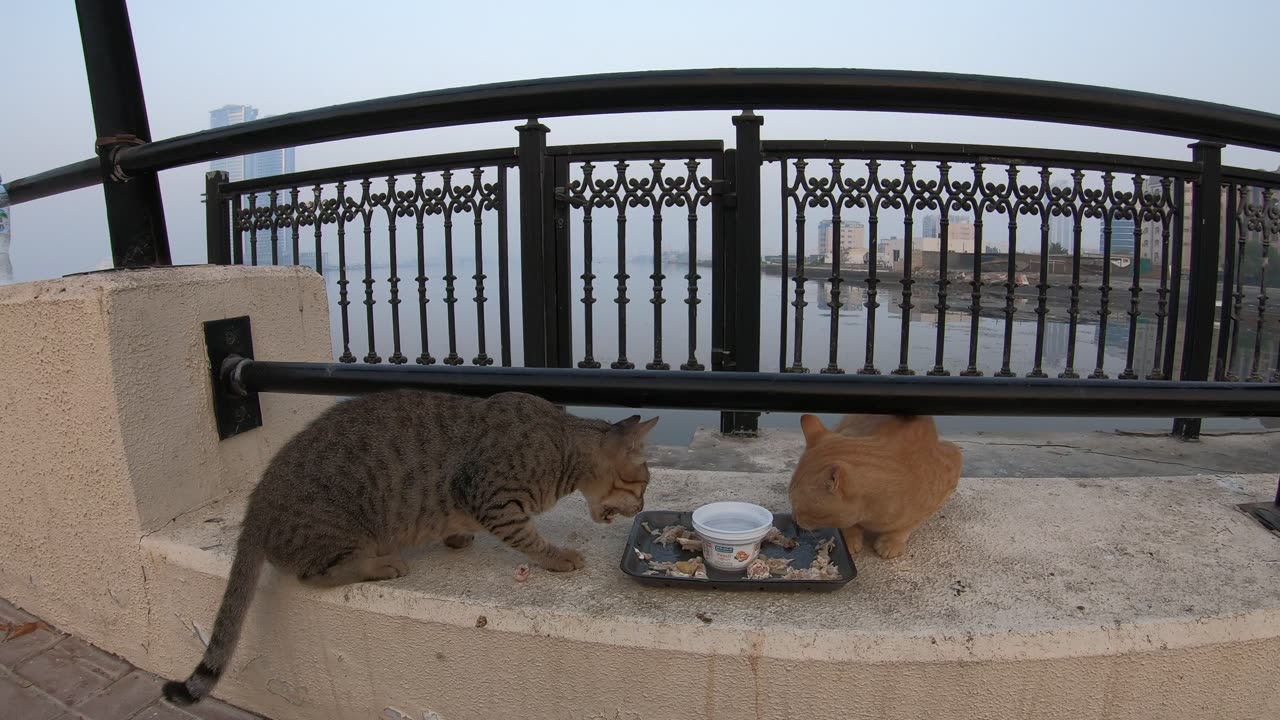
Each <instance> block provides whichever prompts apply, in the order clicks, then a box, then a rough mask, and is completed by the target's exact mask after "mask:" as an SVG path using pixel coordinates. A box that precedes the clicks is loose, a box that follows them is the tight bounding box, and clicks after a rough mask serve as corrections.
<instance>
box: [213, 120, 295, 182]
mask: <svg viewBox="0 0 1280 720" xmlns="http://www.w3.org/2000/svg"><path fill="white" fill-rule="evenodd" d="M257 119H258V109H257V108H255V107H253V106H252V105H223V106H222V107H220V108H218V109H217V110H210V111H209V127H210V128H220V127H227V126H228V125H237V124H239V123H243V122H252V121H254V120H257ZM293 156H294V154H293V148H281V149H280V150H267V151H265V152H260V153H254V154H253V155H244V156H241V157H230V158H218V159H217V160H214V161H213V162H211V163H209V169H210V170H222V171H223V172H225V173H227V175H229V176H230V178H231V181H232V182H235V181H237V180H252V179H253V178H263V177H271V176H272V175H281V174H284V173H291V172H293V170H294V167H293Z"/></svg>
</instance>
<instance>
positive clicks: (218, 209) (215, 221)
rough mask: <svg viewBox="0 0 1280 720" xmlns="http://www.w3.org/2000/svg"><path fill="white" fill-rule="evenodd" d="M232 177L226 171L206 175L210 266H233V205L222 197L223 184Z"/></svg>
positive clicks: (206, 225)
mask: <svg viewBox="0 0 1280 720" xmlns="http://www.w3.org/2000/svg"><path fill="white" fill-rule="evenodd" d="M230 177H231V176H230V175H228V174H227V173H226V171H225V170H212V171H210V172H207V173H205V174H204V228H205V242H206V244H207V245H208V252H209V264H210V265H230V264H231V218H230V217H229V216H228V215H229V213H230V211H231V205H230V203H228V202H227V201H226V199H224V198H223V197H222V184H223V183H225V182H228V181H229V180H230Z"/></svg>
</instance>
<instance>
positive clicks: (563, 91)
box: [14, 68, 1280, 202]
mask: <svg viewBox="0 0 1280 720" xmlns="http://www.w3.org/2000/svg"><path fill="white" fill-rule="evenodd" d="M745 107H752V108H756V109H758V110H768V109H791V110H864V111H880V112H910V113H936V114H941V115H971V116H980V117H995V118H1005V119H1015V120H1032V121H1041V122H1058V123H1068V124H1077V125H1088V126H1096V127H1106V128H1114V129H1119V130H1133V131H1137V132H1148V133H1156V134H1165V135H1173V136H1178V137H1187V138H1195V139H1199V140H1209V141H1215V142H1222V143H1228V144H1233V145H1240V146H1245V147H1254V148H1260V149H1264V150H1280V115H1274V114H1271V113H1264V112H1258V111H1256V110H1247V109H1244V108H1237V107H1232V106H1229V105H1221V104H1218V103H1208V102H1202V101H1197V100H1186V99H1182V98H1175V97H1170V96H1167V95H1157V94H1152V93H1140V92H1132V91H1127V90H1118V89H1114V88H1102V87H1094V86H1089V85H1077V84H1072V83H1058V82H1046V81H1043V80H1027V79H1020V78H1002V77H992V76H986V75H960V74H955V73H933V72H916V71H901V70H867V69H781V68H748V69H741V68H738V69H734V68H728V69H705V70H663V71H651V72H634V73H615V74H601V75H580V76H575V77H563V78H546V79H541V80H524V81H516V82H506V83H496V84H490V85H476V86H472V87H464V88H453V89H447V90H433V91H429V92H421V93H413V94H409V95H399V96H394V97H387V98H380V99H376V100H365V101H361V102H354V103H346V104H343V105H335V106H331V107H325V108H317V109H314V110H304V111H301V112H296V113H288V114H285V115H277V116H275V117H270V118H264V119H261V120H256V121H254V122H251V123H242V124H239V125H231V126H228V127H223V128H215V129H211V130H203V131H201V132H196V133H191V134H189V135H181V136H178V137H174V138H169V139H167V140H161V141H158V142H153V143H149V144H147V145H143V146H140V147H134V148H126V149H123V150H121V151H120V153H119V157H118V161H119V163H120V165H121V167H122V168H123V169H124V170H125V171H128V172H131V173H138V172H142V171H158V170H165V169H169V168H174V167H181V166H183V165H192V164H195V163H200V162H206V161H208V160H213V159H215V158H219V157H226V156H234V155H247V154H250V153H254V152H259V151H262V150H271V149H275V148H279V147H285V146H297V145H307V144H311V143H318V142H328V141H332V140H342V139H347V138H354V137H363V136H367V135H377V134H382V133H390V132H400V131H404V130H415V129H422V128H430V127H441V126H447V125H462V124H468V123H481V122H498V121H505V120H521V119H524V118H528V117H560V116H570V115H597V114H608V113H630V112H652V111H671V110H739V109H741V108H745ZM74 167H75V166H66V167H65V168H59V169H58V170H55V171H51V172H52V173H55V176H54V177H53V178H50V180H49V181H50V182H52V181H61V180H60V178H61V176H62V175H63V174H64V171H68V170H70V169H71V168H74ZM26 180H29V179H27V178H24V181H26ZM36 190H37V191H40V192H42V191H43V189H42V188H36ZM14 202H16V201H14Z"/></svg>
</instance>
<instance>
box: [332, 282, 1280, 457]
mask: <svg viewBox="0 0 1280 720" xmlns="http://www.w3.org/2000/svg"><path fill="white" fill-rule="evenodd" d="M469 262H470V261H468V260H465V259H462V260H455V263H456V264H455V269H454V274H455V275H456V276H457V277H458V279H457V280H455V287H454V289H453V302H452V303H450V302H447V299H448V294H447V292H446V290H447V288H446V281H445V279H444V276H445V272H444V267H443V264H442V263H430V264H428V266H427V267H426V278H427V279H426V281H424V283H423V285H424V287H425V291H426V295H425V297H426V303H425V309H426V312H425V318H423V313H422V312H421V308H422V307H423V305H421V304H420V298H419V293H418V283H417V282H416V277H417V274H418V273H417V267H416V266H404V267H401V268H400V269H399V270H398V271H397V272H396V273H395V274H396V276H397V277H399V278H401V279H400V280H399V288H398V290H399V292H398V296H399V301H400V303H399V305H398V310H399V315H400V328H399V338H398V339H399V346H398V349H399V350H400V352H401V353H402V354H403V355H404V356H406V357H407V358H408V362H410V363H412V362H414V361H415V359H416V358H418V357H419V356H420V355H424V354H429V355H431V356H432V357H433V358H435V361H436V362H437V363H438V362H440V359H441V358H444V357H446V356H448V355H449V354H451V353H456V355H457V356H460V357H461V358H463V359H464V361H465V362H466V364H468V365H470V364H471V363H472V359H473V358H475V357H476V356H477V355H479V354H480V350H481V347H480V342H479V337H478V334H477V318H478V317H479V316H480V315H481V314H483V316H484V318H485V323H484V346H485V347H484V350H485V352H486V353H487V354H488V355H489V356H490V357H493V358H500V357H501V345H502V343H501V340H502V339H501V336H500V324H499V307H498V301H497V299H498V297H499V293H498V286H497V285H498V268H497V265H496V263H494V264H490V263H489V262H486V263H485V267H484V268H483V270H484V275H485V276H486V277H485V279H484V282H485V291H484V293H483V296H482V297H483V300H481V301H477V293H476V292H475V280H474V275H473V273H475V270H474V268H473V267H469V266H468V263H469ZM579 262H580V261H579ZM626 270H627V274H628V275H629V276H630V279H629V281H628V286H627V298H626V300H627V301H626V302H623V303H619V302H617V300H618V291H617V281H616V279H614V276H615V275H616V273H617V266H616V264H615V261H613V260H609V259H604V260H600V261H597V262H596V263H594V264H593V268H592V272H593V273H594V275H595V280H596V282H595V283H594V284H593V295H594V297H595V302H594V303H592V304H591V305H590V306H589V308H588V307H587V306H585V305H584V304H583V303H582V302H581V300H582V296H583V294H582V285H581V284H580V283H581V282H582V281H581V279H580V276H581V274H583V273H582V268H581V267H577V268H575V269H574V274H573V276H572V277H573V278H574V280H575V282H576V283H579V284H577V285H576V290H577V296H576V297H575V302H574V304H573V348H574V357H575V360H577V361H581V360H583V359H584V358H585V357H586V356H587V354H588V353H587V337H586V327H587V326H586V322H585V319H586V314H587V313H588V312H590V315H591V337H590V355H591V357H592V358H594V359H595V360H597V361H599V362H600V363H601V364H602V365H603V366H604V367H606V368H607V367H609V365H610V364H611V363H612V362H614V361H617V360H619V359H622V358H625V359H626V360H628V361H630V362H633V363H635V366H636V367H644V366H645V365H646V364H647V363H651V362H656V361H659V360H661V361H663V362H666V363H669V364H670V366H671V367H673V368H677V367H679V366H680V364H681V363H684V362H689V361H691V360H692V361H696V362H699V363H701V364H703V365H705V366H707V367H709V366H710V364H711V362H710V352H709V351H710V348H711V279H710V271H709V269H707V268H700V269H699V275H700V277H697V278H695V283H696V285H695V287H696V289H697V300H698V301H699V302H697V303H695V304H694V305H693V308H692V309H693V312H694V321H693V329H694V332H693V333H692V343H691V342H690V340H691V338H690V333H689V327H690V321H689V314H690V304H689V303H688V302H687V299H688V298H687V296H688V280H687V279H686V273H687V272H688V267H687V266H674V265H672V266H666V267H664V269H663V272H664V273H665V278H664V279H663V291H662V297H661V298H660V300H661V302H654V300H655V293H654V290H653V284H654V281H653V279H652V277H651V276H652V275H653V274H654V270H653V265H652V264H651V262H646V261H637V262H632V263H628V265H627V269H626ZM364 274H365V269H364V267H363V266H355V267H351V268H349V269H348V279H349V280H350V281H351V284H350V285H349V286H348V287H347V290H348V293H349V296H348V298H347V299H348V302H349V303H350V305H349V306H348V308H347V309H348V311H349V312H348V327H349V332H348V340H347V341H346V342H344V339H343V333H342V327H343V324H342V323H341V322H340V318H341V307H340V306H339V301H340V292H339V290H340V288H339V286H338V274H337V273H336V272H328V273H326V274H325V280H326V283H327V285H328V289H329V302H330V320H331V321H330V327H331V328H332V333H333V347H334V357H338V356H339V355H341V354H342V353H343V352H344V349H345V348H346V347H349V348H350V351H351V353H352V354H353V355H354V356H355V357H357V358H363V357H364V356H365V355H366V354H368V353H369V351H370V344H369V332H368V331H369V325H368V321H367V317H368V313H367V306H366V305H365V304H364V302H365V300H366V298H367V296H366V286H365V284H364V283H363V282H362V280H363V278H364ZM372 275H373V278H374V283H373V285H372V300H373V305H372V308H373V313H372V315H373V344H372V349H373V351H374V352H375V353H376V354H377V355H378V356H379V357H381V358H383V359H384V360H383V361H384V362H385V361H386V360H385V359H386V358H389V357H391V356H392V355H393V353H394V352H395V350H396V349H397V344H396V340H397V338H396V335H395V333H394V328H393V326H392V323H391V311H390V304H389V301H390V299H391V297H390V287H389V278H390V277H391V275H392V273H391V272H390V269H389V268H386V267H382V268H378V267H376V266H375V267H374V268H373V272H372ZM606 279H607V280H608V282H601V280H606ZM954 287H955V286H953V290H952V294H951V296H950V298H949V301H948V302H949V304H950V305H951V307H950V309H948V310H947V311H946V312H945V313H942V314H941V315H942V317H943V318H944V319H945V322H944V323H943V328H942V329H943V332H942V349H943V351H942V365H943V367H944V368H945V369H946V370H947V371H949V372H950V373H951V374H952V375H956V374H959V373H960V371H962V370H964V369H966V368H967V367H968V365H969V361H970V352H971V347H970V346H971V342H972V341H974V340H976V342H975V343H974V346H975V348H976V367H977V369H978V370H979V371H980V372H982V374H983V375H992V374H994V373H996V372H997V371H999V370H1000V369H1001V368H1002V366H1003V365H1004V364H1005V357H1004V353H1005V343H1006V323H1007V320H1006V317H1005V312H1004V296H1003V290H1002V289H1001V290H1000V292H999V293H997V294H984V296H983V299H982V304H983V307H982V312H981V313H980V317H979V320H978V325H977V333H976V334H971V320H970V317H969V313H968V307H969V303H970V301H971V298H970V296H969V294H968V288H967V287H966V288H964V290H963V292H956V291H955V289H954ZM916 288H917V292H916V293H915V295H914V298H913V303H912V304H913V307H911V308H910V310H909V311H908V313H907V323H906V327H907V331H908V332H907V335H906V342H905V350H906V358H907V367H908V368H909V369H910V370H912V371H913V372H915V373H916V374H924V373H925V372H927V371H929V370H930V369H932V368H933V367H934V364H935V361H936V356H937V346H938V323H939V315H940V313H939V311H938V309H937V307H936V304H937V296H936V286H933V285H931V284H930V285H926V284H925V283H919V284H918V285H917V286H916ZM922 288H924V289H922ZM508 292H509V294H510V298H511V307H510V327H511V331H510V332H511V335H510V343H509V351H510V354H511V357H512V364H514V365H520V364H521V363H522V350H521V348H522V334H521V328H520V318H521V312H520V308H521V300H520V280H519V277H518V276H513V277H512V278H511V280H510V284H509V288H508ZM1152 295H1154V293H1152ZM867 298H868V295H867V292H866V287H865V285H863V284H860V283H847V284H845V285H844V286H843V287H842V288H841V291H840V297H839V301H840V307H839V311H838V313H837V314H836V316H835V319H836V322H835V323H834V327H833V324H832V310H831V306H830V305H831V289H830V286H829V284H827V283H822V282H817V281H811V282H807V283H805V291H804V300H805V303H806V304H805V305H804V306H803V307H802V308H801V313H800V328H799V330H800V333H799V337H800V342H799V346H800V355H799V364H800V365H801V366H802V367H804V368H805V369H806V370H808V371H810V372H817V371H818V370H821V369H823V368H826V367H828V366H829V365H833V364H834V365H835V366H837V367H839V368H840V369H841V370H843V371H845V372H856V371H857V370H859V369H861V368H863V367H864V365H865V363H866V361H867V357H866V356H867V352H866V349H867V346H868V340H869V338H868V336H867V328H868V326H869V323H868V316H869V310H868V308H867V306H866V304H867ZM1121 299H1122V298H1120V297H1118V296H1117V297H1115V298H1113V300H1115V301H1113V303H1112V306H1111V308H1110V310H1109V312H1108V313H1107V315H1106V320H1107V322H1106V325H1105V327H1104V326H1103V324H1102V323H1101V322H1100V321H1101V319H1102V317H1101V316H1100V315H1099V307H1098V305H1097V302H1096V300H1094V301H1092V304H1089V303H1084V304H1083V305H1082V307H1081V309H1080V315H1079V322H1078V324H1077V327H1076V330H1075V346H1074V368H1075V371H1076V372H1077V373H1078V374H1079V375H1080V376H1081V377H1087V376H1089V375H1090V374H1091V373H1093V372H1095V371H1097V370H1099V369H1100V370H1101V372H1103V373H1105V374H1106V375H1107V376H1108V377H1112V378H1115V377H1118V376H1120V374H1121V373H1122V372H1124V370H1125V369H1126V367H1127V366H1128V365H1129V352H1128V348H1129V334H1130V317H1129V315H1128V310H1129V304H1128V302H1127V293H1126V294H1125V296H1124V298H1123V300H1124V301H1123V302H1118V301H1119V300H1121ZM794 300H795V286H794V283H791V282H788V283H787V284H786V286H785V291H784V288H783V284H782V283H781V282H780V278H779V277H778V276H776V275H775V276H769V275H765V276H763V277H762V288H761V312H762V336H761V366H762V367H763V369H765V370H768V371H776V370H779V369H787V368H790V367H791V366H792V365H794V364H795V348H796V345H797V343H796V338H797V326H796V307H795V306H794V304H793V302H794ZM877 301H878V303H879V307H878V308H876V309H875V323H874V333H873V334H872V336H871V338H870V340H871V343H872V353H871V362H872V363H873V364H874V366H875V368H876V369H878V370H879V371H881V372H888V371H891V370H894V369H896V368H898V367H899V362H900V358H901V355H902V351H903V349H904V348H903V346H904V342H903V333H902V330H903V323H902V318H903V310H902V308H901V307H899V305H900V303H901V297H900V286H899V285H898V284H897V283H896V282H884V283H881V285H880V287H879V293H878V297H877ZM1037 307H1038V303H1037V302H1036V301H1035V300H1034V299H1027V298H1025V297H1018V298H1016V299H1015V300H1014V303H1013V308H1014V313H1013V315H1012V321H1011V328H1010V333H1009V338H1008V345H1009V359H1008V365H1009V368H1010V370H1011V371H1012V372H1014V373H1015V374H1017V375H1026V374H1027V373H1029V372H1031V370H1032V369H1033V367H1034V366H1035V359H1036V357H1035V356H1036V328H1037V313H1036V310H1037ZM1046 309H1047V311H1048V312H1047V314H1046V317H1045V331H1044V342H1043V348H1042V358H1041V366H1042V370H1043V372H1044V373H1045V374H1047V375H1048V376H1050V377H1056V376H1057V375H1058V374H1059V373H1062V372H1063V371H1064V370H1065V369H1066V368H1067V365H1068V357H1069V355H1071V337H1072V330H1071V324H1070V322H1069V318H1070V315H1069V309H1070V305H1069V303H1067V302H1062V301H1060V300H1057V299H1052V300H1050V302H1049V303H1048V305H1047V308H1046ZM620 310H621V313H622V319H624V320H625V323H624V322H620V318H619V311H620ZM451 315H452V318H451V317H450V316H451ZM784 316H785V319H784ZM659 318H660V323H661V327H662V338H661V348H660V350H659V348H658V347H656V343H655V337H654V328H655V327H658V319H659ZM451 320H452V325H453V326H454V328H455V332H454V333H449V332H448V329H449V326H450V324H451ZM784 323H785V333H784ZM423 328H425V329H426V335H425V342H424V338H423ZM1133 333H1134V343H1133V346H1134V349H1133V356H1132V370H1133V372H1134V373H1136V374H1137V376H1138V377H1147V376H1148V374H1149V373H1151V371H1152V368H1153V367H1155V364H1156V362H1157V360H1158V359H1159V360H1161V361H1163V348H1162V347H1161V344H1162V343H1163V333H1162V332H1161V329H1160V325H1159V323H1157V322H1156V317H1155V308H1154V304H1153V303H1152V304H1151V305H1150V306H1148V305H1147V304H1144V305H1143V306H1142V307H1141V309H1140V315H1139V316H1138V318H1137V319H1136V322H1135V323H1134V326H1133ZM833 337H834V339H835V343H834V345H835V352H834V358H833V356H832V352H831V347H832V342H831V341H832V339H833ZM1253 338H1254V335H1251V334H1250V332H1249V330H1248V329H1245V328H1242V332H1241V337H1240V345H1239V347H1240V348H1241V351H1240V353H1238V357H1237V365H1238V366H1242V367H1245V370H1246V374H1247V365H1248V363H1249V361H1251V360H1252V348H1253V347H1254V339H1253ZM1275 348H1276V339H1275V337H1268V338H1264V342H1263V352H1262V357H1261V363H1262V367H1264V368H1268V369H1269V368H1271V367H1273V366H1274V364H1275V352H1276V350H1275ZM624 350H625V352H624ZM1181 352H1182V349H1181V346H1179V347H1178V348H1176V349H1175V358H1179V357H1180V356H1181ZM590 412H592V413H594V414H596V415H599V416H612V415H617V416H618V417H623V416H625V415H626V414H629V413H628V412H625V411H621V410H620V411H617V412H615V413H610V412H609V411H605V410H600V409H592V410H591V411H590ZM662 415H663V423H661V424H660V425H659V430H658V432H659V434H658V436H657V437H656V438H655V439H656V440H658V441H660V442H684V441H686V440H687V438H688V435H689V433H690V432H692V429H693V427H695V426H696V425H698V424H703V425H716V424H717V420H716V417H717V415H716V414H715V413H714V412H679V413H677V412H671V411H664V412H663V413H662ZM777 421H778V422H780V423H781V424H783V425H786V426H794V423H795V421H794V419H793V418H790V417H787V416H782V417H781V418H779V419H777ZM1007 423H1008V427H1009V428H1011V429H1013V428H1016V429H1052V428H1053V427H1055V423H1054V422H1053V421H1048V422H1047V423H1046V422H1041V423H1040V426H1043V427H1038V426H1035V424H1034V423H1032V426H1028V422H1027V421H1026V420H1025V419H1017V420H1008V421H1007ZM765 424H766V425H770V424H775V423H774V422H773V421H771V420H766V421H765ZM1077 424H1078V423H1077ZM1115 426H1116V424H1115V423H1113V422H1111V421H1108V427H1115ZM1143 426H1144V427H1153V428H1154V427H1160V428H1163V427H1166V426H1167V422H1166V421H1163V420H1159V419H1156V420H1150V421H1145V424H1144V425H1143Z"/></svg>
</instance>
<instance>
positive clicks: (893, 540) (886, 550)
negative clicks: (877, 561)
mask: <svg viewBox="0 0 1280 720" xmlns="http://www.w3.org/2000/svg"><path fill="white" fill-rule="evenodd" d="M874 547H875V550H876V554H877V555H879V556H880V557H882V558H884V559H885V560H892V559H894V558H896V557H898V556H899V555H901V554H902V553H904V552H906V550H907V539H906V538H905V537H902V536H901V535H881V536H880V537H878V538H876V542H875V546H874Z"/></svg>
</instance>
